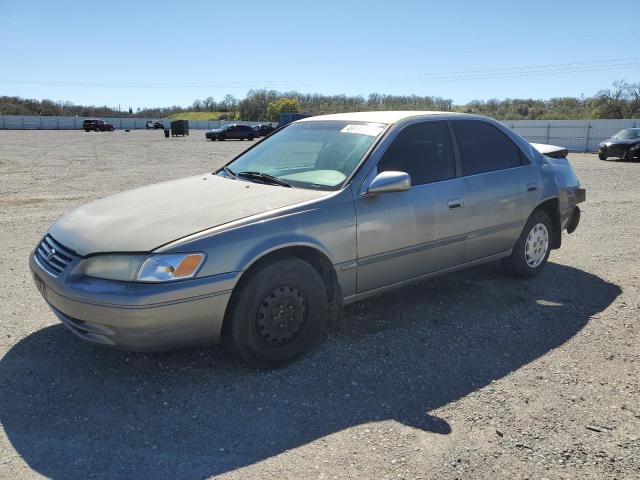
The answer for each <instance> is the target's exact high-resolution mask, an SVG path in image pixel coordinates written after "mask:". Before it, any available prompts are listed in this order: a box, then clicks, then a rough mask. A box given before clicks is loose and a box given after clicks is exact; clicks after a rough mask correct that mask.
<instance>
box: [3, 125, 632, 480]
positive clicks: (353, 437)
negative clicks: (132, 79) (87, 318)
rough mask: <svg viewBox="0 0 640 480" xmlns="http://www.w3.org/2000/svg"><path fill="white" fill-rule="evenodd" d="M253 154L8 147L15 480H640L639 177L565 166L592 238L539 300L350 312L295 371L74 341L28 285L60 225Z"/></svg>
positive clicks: (520, 290)
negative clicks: (88, 206)
mask: <svg viewBox="0 0 640 480" xmlns="http://www.w3.org/2000/svg"><path fill="white" fill-rule="evenodd" d="M247 146H248V144H247V142H231V141H228V142H225V143H211V142H205V141H204V133H203V132H198V131H194V132H192V135H191V136H190V137H187V138H184V139H183V138H171V139H165V138H163V133H162V132H160V131H156V132H153V131H152V132H147V131H136V132H131V133H125V132H122V131H117V132H114V133H84V132H65V131H61V132H57V131H51V132H46V131H43V132H40V131H35V132H26V131H0V245H1V247H2V248H1V249H0V267H1V268H2V271H3V275H2V276H0V422H1V428H0V477H1V478H39V477H42V476H44V477H51V478H55V479H75V478H82V479H84V478H90V477H91V478H145V479H146V478H194V479H198V478H203V477H209V476H215V475H220V476H222V477H223V478H255V479H265V478H278V479H286V478H339V479H342V478H368V479H369V478H371V479H374V478H375V479H378V478H380V479H382V478H394V479H397V478H406V479H410V478H437V479H454V478H460V479H462V478H477V479H485V478H505V479H506V478H508V479H512V478H531V479H541V478H548V479H556V478H572V479H573V478H580V479H584V478H621V479H622V478H624V479H637V478H640V347H639V339H640V325H639V323H638V320H639V317H640V304H639V302H640V292H639V288H640V262H639V260H638V259H639V258H640V242H639V241H638V239H639V237H640V188H639V185H640V163H627V162H621V163H616V162H601V161H599V160H597V159H596V157H595V156H594V155H571V156H570V160H571V162H572V164H573V165H574V166H575V168H576V170H577V173H578V175H579V177H580V178H581V180H582V183H583V184H584V185H585V186H586V188H587V189H588V194H587V203H586V204H585V205H584V208H583V220H582V223H581V225H580V227H579V229H578V230H577V232H576V233H574V234H573V235H571V236H568V235H565V236H564V245H563V248H562V249H561V250H560V251H555V252H553V254H552V256H551V263H550V264H549V265H548V266H547V268H546V270H545V271H544V272H543V273H542V275H541V276H540V277H539V278H537V279H535V280H533V281H516V280H513V279H510V278H505V277H503V276H502V274H501V272H500V270H499V268H497V267H496V266H494V265H488V266H484V267H480V268H476V269H473V270H471V271H467V272H462V273H458V274H454V275H449V276H446V277H442V278H439V279H435V280H432V281H429V282H426V283H423V284H419V285H414V286H411V287H408V288H404V289H402V290H399V291H396V292H394V293H390V294H387V295H385V296H382V297H379V298H376V299H373V300H371V301H367V302H364V303H360V304H356V305H354V306H351V307H349V308H348V309H347V310H346V311H345V315H344V319H343V321H342V323H341V324H340V325H339V326H337V327H336V328H335V329H334V330H333V331H332V332H330V334H329V335H328V337H327V339H326V340H325V341H324V342H322V343H321V344H320V345H318V346H317V347H316V348H315V349H314V350H313V351H312V352H311V353H310V354H309V355H307V356H306V357H305V358H303V359H302V360H301V361H299V362H297V363H295V364H294V365H292V366H290V367H288V368H285V369H282V370H278V371H273V372H255V371H250V370H247V369H244V368H242V367H240V366H238V365H236V364H235V363H233V362H232V361H231V360H230V359H229V358H228V357H227V356H226V355H225V353H224V352H223V351H222V349H221V348H219V347H206V348H195V349H187V350H180V351H174V352H169V353H165V354H131V353H126V352H119V351H111V350H105V349H101V348H97V347H93V346H91V345H86V344H84V343H81V342H79V341H78V340H76V339H75V338H74V337H72V335H71V334H70V333H69V332H67V331H66V330H65V329H64V328H63V327H62V326H61V325H60V324H59V323H58V322H57V321H56V318H55V317H54V315H53V314H52V313H51V312H50V311H49V309H48V308H47V307H46V306H45V304H44V302H43V300H42V299H41V298H40V296H39V295H38V293H37V292H36V289H35V287H34V285H33V284H32V281H31V278H30V275H29V271H28V266H27V259H28V255H29V251H30V249H31V248H32V247H33V245H34V244H35V243H36V242H37V241H38V240H39V238H40V237H41V235H42V234H43V233H44V232H45V231H46V229H47V227H48V225H50V224H51V223H52V222H53V221H55V220H56V219H57V218H59V217H60V216H61V215H62V214H63V213H65V212H67V211H69V210H70V209H72V208H74V207H76V206H78V205H80V204H82V203H85V202H87V201H89V200H91V199H94V198H98V197H102V196H105V195H108V194H111V193H114V192H118V191H121V190H125V189H129V188H133V187H136V186H140V185H145V184H149V183H154V182H157V181H161V180H165V179H171V178H177V177H182V176H187V175H190V174H196V173H201V172H204V171H210V170H212V169H213V168H214V167H216V166H218V165H220V164H221V162H223V161H224V160H226V159H228V158H230V157H231V156H233V155H234V154H236V153H238V152H239V151H241V150H243V149H244V148H246V147H247Z"/></svg>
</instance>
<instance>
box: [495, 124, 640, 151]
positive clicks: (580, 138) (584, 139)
mask: <svg viewBox="0 0 640 480" xmlns="http://www.w3.org/2000/svg"><path fill="white" fill-rule="evenodd" d="M502 123H503V124H504V125H506V126H507V127H509V128H511V129H513V130H515V131H516V132H518V133H519V134H520V135H522V136H523V137H524V138H526V139H527V140H528V141H530V142H533V143H547V144H550V145H560V146H563V147H565V148H567V149H568V150H570V151H573V152H595V151H596V150H598V144H599V143H600V142H601V141H603V140H606V139H607V138H611V136H612V135H614V134H616V133H618V132H619V131H620V130H622V129H623V128H633V127H640V120H639V119H625V120H513V121H511V120H505V121H503V122H502Z"/></svg>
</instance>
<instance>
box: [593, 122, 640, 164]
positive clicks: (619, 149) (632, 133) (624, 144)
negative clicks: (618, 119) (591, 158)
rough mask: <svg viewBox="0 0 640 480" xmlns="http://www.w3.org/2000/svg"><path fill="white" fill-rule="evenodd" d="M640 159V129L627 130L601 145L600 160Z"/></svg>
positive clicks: (599, 150)
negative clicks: (609, 158)
mask: <svg viewBox="0 0 640 480" xmlns="http://www.w3.org/2000/svg"><path fill="white" fill-rule="evenodd" d="M608 157H616V158H622V159H625V160H628V159H632V158H636V159H640V128H625V129H624V130H621V131H619V132H618V133H616V134H615V135H614V136H613V137H611V138H610V139H608V140H605V141H604V142H602V143H601V144H600V148H599V149H598V158H599V159H600V160H606V159H607V158H608Z"/></svg>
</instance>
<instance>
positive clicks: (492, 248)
mask: <svg viewBox="0 0 640 480" xmlns="http://www.w3.org/2000/svg"><path fill="white" fill-rule="evenodd" d="M451 124H452V126H453V131H454V133H455V137H456V140H457V144H458V150H459V154H460V163H461V168H462V179H463V181H464V208H465V210H466V214H467V225H468V232H467V234H468V238H467V251H466V261H473V260H478V259H481V258H485V257H488V256H491V255H495V254H499V253H503V252H506V251H508V250H510V249H511V248H513V246H514V245H515V243H516V241H517V239H518V236H519V235H520V232H521V231H522V228H523V226H524V224H525V222H526V220H527V218H528V216H529V215H530V213H531V212H532V211H533V208H534V207H535V203H536V201H537V199H538V193H539V192H536V190H537V188H538V175H537V170H536V168H535V166H534V165H532V164H531V162H530V161H529V159H528V158H527V157H526V155H525V154H524V153H523V152H522V151H521V150H520V148H519V147H518V146H517V145H516V144H515V143H514V142H513V141H512V140H511V139H510V138H509V137H508V136H507V135H506V134H505V133H504V132H502V131H500V129H498V128H497V127H496V126H494V125H492V124H491V123H489V122H485V121H482V120H453V121H452V122H451Z"/></svg>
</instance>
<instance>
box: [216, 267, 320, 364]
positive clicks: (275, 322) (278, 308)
mask: <svg viewBox="0 0 640 480" xmlns="http://www.w3.org/2000/svg"><path fill="white" fill-rule="evenodd" d="M250 275H251V276H250V277H249V278H248V279H247V280H244V281H243V282H242V284H241V285H239V286H238V287H237V288H239V290H238V291H237V292H235V294H234V299H233V300H232V303H231V304H230V306H229V308H230V309H231V310H230V313H229V314H228V316H227V318H226V319H225V324H224V327H223V329H222V342H223V344H224V345H225V347H226V349H227V350H228V351H229V353H230V354H231V355H232V356H233V357H235V358H236V359H238V360H240V361H241V362H243V363H245V364H246V365H248V366H250V367H253V368H261V369H268V368H276V367H280V366H283V365H286V364H287V363H289V362H291V361H292V360H294V359H295V358H296V357H298V356H300V355H301V354H302V353H304V352H305V351H306V350H307V349H308V348H309V347H310V346H311V344H312V343H313V342H314V341H315V340H316V339H317V338H318V337H319V336H320V334H321V333H322V332H323V330H324V326H325V323H326V320H327V316H328V296H327V291H326V288H325V285H324V282H323V280H322V277H321V276H320V275H319V274H318V272H317V271H316V269H315V268H313V267H312V266H311V265H310V264H308V263H307V262H305V261H303V260H300V259H298V258H295V257H284V258H282V259H280V260H277V261H273V262H270V263H267V264H265V265H263V266H261V267H259V268H258V270H257V271H255V272H254V273H253V274H250Z"/></svg>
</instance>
